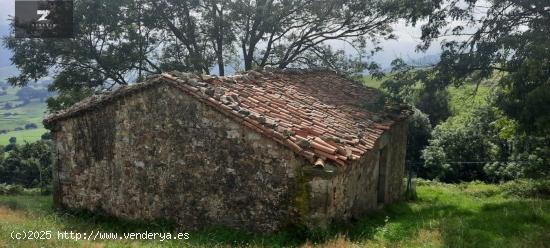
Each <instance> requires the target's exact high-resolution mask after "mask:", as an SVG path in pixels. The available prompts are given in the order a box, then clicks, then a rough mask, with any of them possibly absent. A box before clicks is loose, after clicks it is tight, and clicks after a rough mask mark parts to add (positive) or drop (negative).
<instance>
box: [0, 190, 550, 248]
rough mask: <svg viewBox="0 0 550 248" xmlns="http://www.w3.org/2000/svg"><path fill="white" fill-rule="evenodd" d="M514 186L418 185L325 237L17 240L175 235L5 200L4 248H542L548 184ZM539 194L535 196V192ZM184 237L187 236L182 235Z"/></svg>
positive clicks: (1, 204)
mask: <svg viewBox="0 0 550 248" xmlns="http://www.w3.org/2000/svg"><path fill="white" fill-rule="evenodd" d="M532 183H534V182H532V181H531V182H530V181H514V182H509V183H506V184H503V185H496V184H485V183H481V182H472V183H462V184H454V185H451V184H444V183H437V182H431V181H419V182H418V186H417V187H418V200H417V201H415V202H403V203H399V204H396V205H394V206H391V207H389V208H386V209H384V210H381V211H379V212H376V213H373V214H372V215H370V216H368V217H365V218H364V219H361V220H358V221H357V222H356V223H354V224H353V225H350V226H345V227H344V226H333V227H332V228H331V229H329V230H327V231H323V232H312V231H305V230H300V229H297V230H287V231H282V232H278V233H275V234H272V235H254V234H251V233H247V232H242V231H235V230H229V229H224V228H213V229H209V230H203V231H200V232H193V231H188V230H187V231H188V232H189V233H190V239H189V240H184V241H163V242H160V241H158V240H157V241H137V240H134V241H131V240H116V241H106V240H102V241H79V242H75V241H71V240H58V239H57V238H53V239H51V240H47V241H37V240H27V241H16V240H12V239H11V238H10V237H9V233H10V232H11V231H23V230H52V231H54V232H57V231H64V230H67V231H74V232H81V233H84V232H90V231H92V230H93V231H103V232H118V233H123V232H144V231H149V232H171V231H175V230H174V229H171V227H170V226H169V225H165V224H163V223H156V224H149V225H147V224H141V223H135V222H128V221H120V220H113V219H111V218H106V217H101V216H97V215H88V214H85V213H79V214H74V213H73V214H64V215H59V214H57V213H55V212H54V211H53V209H52V202H51V197H48V196H39V195H32V194H31V195H29V194H26V195H22V196H0V216H1V217H2V218H0V223H1V225H0V243H3V244H5V245H8V246H10V247H12V246H15V247H29V246H40V247H62V246H65V247H67V246H71V247H75V246H77V247H78V246H80V247H89V246H100V247H101V246H108V247H128V246H132V247H140V246H153V247H182V246H183V247H186V246H189V247H226V246H247V247H289V246H303V247H314V246H324V247H349V246H364V247H403V246H405V247H457V246H460V247H544V246H545V245H546V244H548V242H550V233H549V232H548V231H547V230H549V229H550V200H545V199H541V198H531V197H529V196H528V195H530V194H526V192H540V191H541V190H548V189H549V186H550V184H549V183H548V182H546V183H545V184H544V185H545V186H541V185H539V186H533V184H532ZM535 195H537V194H535ZM179 231H182V232H184V231H186V230H179Z"/></svg>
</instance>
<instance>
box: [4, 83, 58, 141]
mask: <svg viewBox="0 0 550 248" xmlns="http://www.w3.org/2000/svg"><path fill="white" fill-rule="evenodd" d="M17 90H18V88H8V90H7V95H3V96H0V130H4V129H6V130H9V132H8V133H7V134H0V145H6V144H8V140H9V138H10V137H16V138H17V142H18V143H23V142H24V141H27V142H34V141H36V140H39V139H40V136H41V135H42V134H44V133H45V132H46V131H47V130H46V129H44V128H43V125H42V119H43V118H44V115H45V113H46V103H44V102H40V101H38V100H33V101H31V102H30V103H29V104H26V105H24V106H20V107H15V108H12V109H4V108H3V106H4V104H6V103H10V104H12V105H13V106H17V105H19V104H21V101H18V98H17V96H16V95H15V94H16V93H17ZM29 123H34V124H36V125H37V126H38V129H29V130H21V131H15V130H14V129H15V128H24V126H25V125H26V124H29Z"/></svg>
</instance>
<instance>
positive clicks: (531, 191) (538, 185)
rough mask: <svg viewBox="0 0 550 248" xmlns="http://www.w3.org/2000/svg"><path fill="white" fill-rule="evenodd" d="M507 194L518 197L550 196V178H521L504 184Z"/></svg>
mask: <svg viewBox="0 0 550 248" xmlns="http://www.w3.org/2000/svg"><path fill="white" fill-rule="evenodd" d="M502 187H503V191H504V193H505V194H506V195H509V196H516V197H536V198H550V180H548V179H546V180H533V179H521V180H513V181H509V182H507V183H504V184H503V185H502Z"/></svg>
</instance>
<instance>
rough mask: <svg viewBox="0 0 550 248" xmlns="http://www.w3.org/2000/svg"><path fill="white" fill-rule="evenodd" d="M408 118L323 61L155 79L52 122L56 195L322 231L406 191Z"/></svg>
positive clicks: (262, 228) (216, 221)
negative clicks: (317, 66)
mask: <svg viewBox="0 0 550 248" xmlns="http://www.w3.org/2000/svg"><path fill="white" fill-rule="evenodd" d="M409 114H410V109H409V108H408V107H407V106H405V105H400V104H390V103H388V102H387V101H385V100H384V98H383V97H382V95H381V93H380V92H379V91H377V90H375V89H373V88H368V87H365V86H363V85H362V84H361V83H358V82H355V81H353V80H350V79H348V78H346V77H343V76H341V75H338V74H337V73H335V72H331V71H328V70H298V69H292V70H290V69H289V70H272V71H262V72H257V71H250V72H247V73H245V74H242V75H236V76H229V77H216V76H204V75H203V76H200V75H193V74H187V73H181V72H171V73H164V74H162V75H155V76H151V77H149V78H148V79H147V80H146V81H145V82H142V83H138V84H133V85H130V86H125V87H122V88H120V89H118V90H116V91H114V92H112V93H108V94H104V95H100V96H93V97H90V98H87V99H85V100H83V101H81V102H80V103H77V104H75V105H74V106H72V107H70V108H68V109H66V110H64V111H62V112H59V113H56V114H54V115H51V116H48V117H47V118H46V119H45V120H44V124H45V126H46V127H47V128H48V129H50V130H51V131H52V134H53V135H52V136H53V140H54V143H55V153H56V154H57V157H56V166H55V169H54V182H55V183H54V184H55V187H54V202H55V204H56V206H57V207H59V208H65V209H85V210H89V211H97V212H101V213H105V214H108V215H112V216H115V217H118V218H123V219H134V220H135V219H138V220H144V221H150V220H156V219H165V220H169V221H174V222H176V223H179V224H181V225H183V227H185V228H188V229H192V230H193V229H197V228H204V227H208V226H227V227H232V228H238V229H244V230H254V231H257V232H272V231H276V230H279V229H281V228H283V227H286V226H288V225H295V224H305V225H307V226H308V227H312V228H323V227H326V226H327V225H328V224H330V223H333V222H336V223H341V222H345V221H349V220H352V219H354V218H358V217H361V216H363V215H364V214H365V213H367V212H369V211H370V210H373V209H378V208H380V207H382V206H384V205H386V204H390V203H393V202H395V201H397V200H399V198H400V196H401V194H402V182H403V177H404V165H405V164H404V162H405V147H406V142H407V140H406V137H407V117H408V116H409Z"/></svg>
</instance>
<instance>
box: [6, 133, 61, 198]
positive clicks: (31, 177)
mask: <svg viewBox="0 0 550 248" xmlns="http://www.w3.org/2000/svg"><path fill="white" fill-rule="evenodd" d="M0 167H1V168H0V170H1V171H2V173H1V174H0V183H7V184H19V185H23V186H25V187H44V186H46V185H49V184H50V183H51V178H52V148H51V143H48V142H44V141H37V142H34V143H25V144H24V145H22V146H19V147H18V148H17V149H14V150H13V151H12V152H10V153H9V154H8V156H7V157H6V158H5V159H4V161H3V162H2V164H1V166H0Z"/></svg>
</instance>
